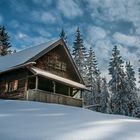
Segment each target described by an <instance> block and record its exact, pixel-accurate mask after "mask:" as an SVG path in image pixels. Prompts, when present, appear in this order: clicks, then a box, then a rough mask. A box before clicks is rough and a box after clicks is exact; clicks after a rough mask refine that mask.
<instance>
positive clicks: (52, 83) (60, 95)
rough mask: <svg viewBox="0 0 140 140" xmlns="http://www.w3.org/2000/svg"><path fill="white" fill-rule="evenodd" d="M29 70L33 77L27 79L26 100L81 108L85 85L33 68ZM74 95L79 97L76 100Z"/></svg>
mask: <svg viewBox="0 0 140 140" xmlns="http://www.w3.org/2000/svg"><path fill="white" fill-rule="evenodd" d="M30 70H31V72H32V73H33V74H34V75H33V77H30V78H29V79H28V91H27V92H26V99H27V100H34V101H42V102H50V103H57V104H65V105H72V106H78V107H82V106H83V99H82V91H83V90H86V89H87V88H86V87H85V85H83V84H80V83H78V82H75V81H72V80H69V79H66V78H63V77H60V76H57V75H55V74H52V73H49V72H47V71H44V70H41V69H38V68H35V67H34V68H32V69H30ZM76 94H78V95H79V96H78V97H77V98H76V97H75V95H76Z"/></svg>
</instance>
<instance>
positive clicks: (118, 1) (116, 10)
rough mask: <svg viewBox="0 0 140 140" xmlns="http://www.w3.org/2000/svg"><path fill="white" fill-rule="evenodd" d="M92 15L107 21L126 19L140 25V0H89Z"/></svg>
mask: <svg viewBox="0 0 140 140" xmlns="http://www.w3.org/2000/svg"><path fill="white" fill-rule="evenodd" d="M87 2H88V6H89V8H90V9H91V10H92V13H91V15H92V17H93V19H94V18H95V17H97V18H101V19H103V20H106V21H117V20H124V21H130V22H133V24H134V25H135V26H139V25H140V18H139V15H140V3H139V0H87Z"/></svg>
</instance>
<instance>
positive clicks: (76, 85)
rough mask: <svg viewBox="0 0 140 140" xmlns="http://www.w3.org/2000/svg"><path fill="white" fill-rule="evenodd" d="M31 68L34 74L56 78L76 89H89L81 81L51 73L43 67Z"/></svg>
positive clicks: (55, 79) (57, 80)
mask: <svg viewBox="0 0 140 140" xmlns="http://www.w3.org/2000/svg"><path fill="white" fill-rule="evenodd" d="M29 70H30V71H31V72H32V73H33V74H34V75H38V76H42V77H44V78H47V79H51V80H54V81H56V82H59V83H63V84H65V85H68V86H71V87H73V88H76V89H83V90H89V89H88V88H87V87H86V86H85V85H83V84H81V83H78V82H75V81H72V80H69V79H67V78H63V77H60V76H58V75H55V74H52V73H50V72H48V71H44V70H42V69H39V68H36V67H30V68H29Z"/></svg>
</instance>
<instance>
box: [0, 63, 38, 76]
mask: <svg viewBox="0 0 140 140" xmlns="http://www.w3.org/2000/svg"><path fill="white" fill-rule="evenodd" d="M34 64H36V62H28V63H25V64H21V65H17V66H14V67H10V68H9V69H5V70H3V71H0V74H2V73H5V72H9V71H12V70H16V69H20V68H24V67H27V68H28V67H31V66H32V65H34Z"/></svg>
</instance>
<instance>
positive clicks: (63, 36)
mask: <svg viewBox="0 0 140 140" xmlns="http://www.w3.org/2000/svg"><path fill="white" fill-rule="evenodd" d="M59 37H60V38H62V39H63V40H64V41H65V43H67V36H66V33H65V31H64V29H63V28H62V30H61V33H60V35H59Z"/></svg>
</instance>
